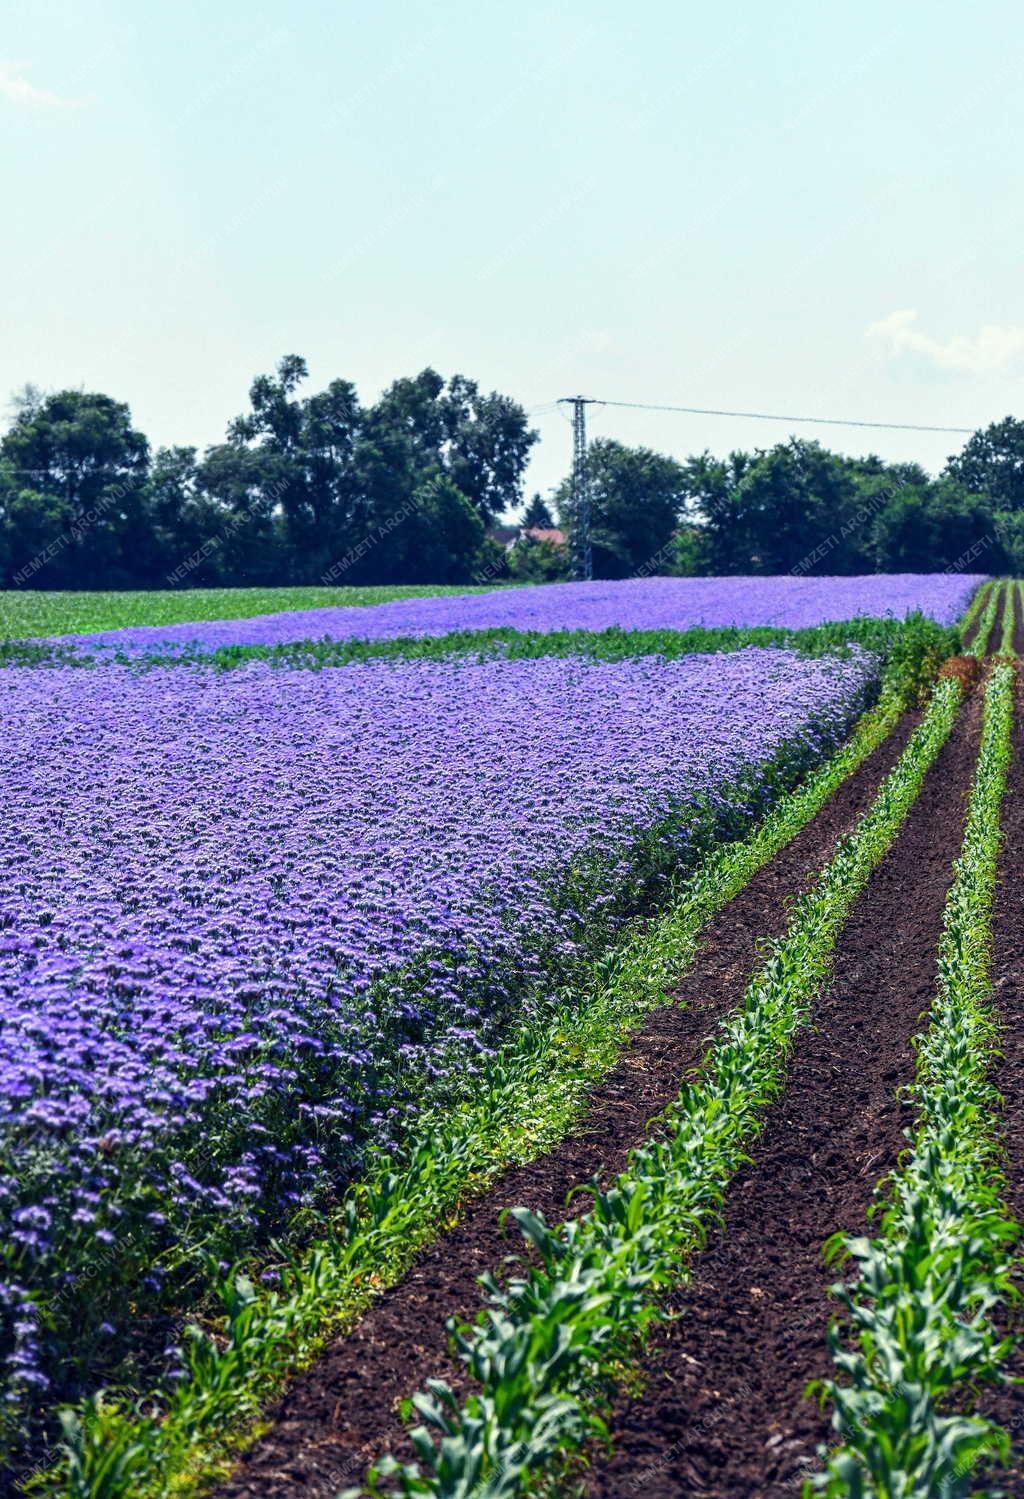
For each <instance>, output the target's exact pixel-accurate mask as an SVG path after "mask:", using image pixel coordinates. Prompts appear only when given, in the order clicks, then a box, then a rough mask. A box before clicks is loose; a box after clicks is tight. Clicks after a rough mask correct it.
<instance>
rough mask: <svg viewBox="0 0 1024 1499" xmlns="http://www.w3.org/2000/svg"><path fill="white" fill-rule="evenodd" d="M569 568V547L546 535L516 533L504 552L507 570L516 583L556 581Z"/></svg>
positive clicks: (560, 579) (566, 575) (559, 579)
mask: <svg viewBox="0 0 1024 1499" xmlns="http://www.w3.org/2000/svg"><path fill="white" fill-rule="evenodd" d="M570 569H571V559H570V557H569V548H568V547H566V546H560V545H559V544H558V543H557V542H554V541H550V540H548V538H547V537H541V538H538V537H536V536H519V537H517V538H516V540H515V541H514V542H513V544H512V546H511V547H510V548H509V552H508V570H509V573H510V574H511V576H512V577H513V578H516V579H517V580H518V581H519V582H520V583H560V582H562V581H563V580H564V579H565V578H568V576H569V572H570Z"/></svg>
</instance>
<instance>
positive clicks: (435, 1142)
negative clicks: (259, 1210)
mask: <svg viewBox="0 0 1024 1499" xmlns="http://www.w3.org/2000/svg"><path fill="white" fill-rule="evenodd" d="M901 709H902V699H901V697H900V692H899V687H898V674H897V677H896V678H894V679H892V680H890V681H889V682H888V683H887V685H886V687H885V688H884V690H883V695H882V699H881V701H880V702H879V704H878V705H877V706H876V707H875V708H874V709H872V710H871V711H870V712H869V713H867V714H866V715H865V716H864V717H863V718H862V719H861V721H860V723H859V725H858V727H857V729H856V730H855V732H854V733H853V735H852V736H851V738H850V739H849V740H848V741H847V743H846V744H845V745H844V746H843V747H842V748H841V749H840V750H839V751H838V753H837V754H836V755H835V756H833V757H832V758H831V759H830V760H829V761H828V762H827V763H826V764H825V765H824V766H822V767H821V768H819V769H818V770H817V771H815V772H813V773H812V774H811V775H810V776H809V777H807V778H806V779H805V781H804V782H803V783H802V784H801V785H800V786H798V787H797V788H796V789H795V790H794V791H792V792H790V793H788V794H787V795H785V796H784V797H783V798H782V799H781V800H780V801H779V802H778V803H777V805H776V806H775V808H774V809H773V810H772V811H771V812H770V813H769V814H768V815H767V817H766V818H765V819H764V821H763V822H762V823H761V824H760V825H759V826H758V828H757V829H756V830H755V831H754V833H753V834H752V835H750V836H749V837H748V838H747V839H745V840H743V841H742V842H735V843H730V844H727V845H724V846H720V847H718V848H716V849H715V850H714V851H713V852H712V853H711V854H710V856H709V857H708V858H707V860H706V861H705V862H704V863H703V864H702V865H701V866H699V867H698V868H697V869H696V870H695V871H693V872H691V873H689V874H688V875H687V876H686V877H685V878H684V879H683V880H682V881H681V882H680V883H679V884H678V885H677V887H676V889H675V892H674V896H673V899H672V902H671V904H670V905H669V907H668V909H667V910H666V911H665V913H664V914H662V915H660V916H659V917H658V918H656V919H655V920H653V921H650V922H642V923H637V924H636V926H635V927H634V929H633V931H632V934H631V935H630V936H629V937H628V938H627V940H626V941H624V942H623V943H622V944H621V945H620V946H619V947H618V948H617V949H616V950H615V951H614V952H613V953H611V954H610V955H609V956H607V957H606V958H605V959H603V960H602V961H600V962H599V963H597V964H595V966H594V968H593V969H592V971H591V977H590V981H589V982H587V983H581V984H580V985H579V986H577V987H576V988H573V989H571V990H563V991H562V992H560V993H559V994H558V996H557V998H556V1002H555V1003H554V1005H553V1006H552V1008H551V1010H550V1012H548V1013H546V1014H544V1015H539V1016H537V1017H536V1018H535V1019H534V1020H533V1021H532V1022H531V1023H529V1024H527V1025H525V1026H524V1027H522V1028H521V1029H518V1030H517V1032H516V1034H514V1035H513V1036H512V1037H510V1039H509V1041H508V1043H507V1044H506V1045H505V1046H504V1047H503V1048H502V1049H500V1050H499V1051H498V1053H497V1055H496V1057H495V1058H494V1059H493V1061H492V1062H491V1064H490V1066H489V1069H488V1073H487V1075H486V1077H485V1078H484V1079H483V1080H482V1082H481V1087H480V1089H479V1091H477V1092H474V1094H473V1095H472V1096H470V1097H468V1098H467V1099H465V1100H464V1101H463V1102H461V1103H460V1104H458V1105H457V1106H455V1107H454V1108H446V1109H445V1110H433V1111H430V1110H427V1111H425V1112H424V1113H423V1114H421V1115H420V1116H419V1118H418V1120H417V1121H416V1124H415V1126H414V1129H413V1132H412V1134H411V1136H410V1138H409V1140H408V1142H407V1145H406V1148H405V1150H404V1151H403V1154H402V1156H401V1158H386V1157H378V1158H377V1160H376V1161H373V1160H372V1159H371V1161H370V1163H369V1167H368V1170H367V1172H366V1173H365V1175H364V1177H363V1178H362V1180H361V1181H360V1182H359V1183H358V1184H357V1185H355V1186H354V1187H353V1189H352V1190H351V1192H350V1193H349V1195H348V1197H347V1198H346V1200H345V1201H344V1203H343V1205H342V1207H341V1209H340V1210H339V1211H338V1213H337V1214H335V1215H334V1217H333V1218H332V1219H331V1220H329V1221H328V1222H327V1223H326V1224H324V1225H323V1226H322V1227H321V1229H319V1230H318V1232H317V1241H316V1242H315V1243H314V1244H313V1245H312V1247H311V1248H310V1249H309V1250H308V1251H307V1252H306V1253H305V1254H304V1255H303V1256H302V1257H301V1258H299V1259H296V1260H294V1261H288V1262H285V1263H283V1264H282V1265H281V1266H280V1271H281V1278H282V1285H281V1288H280V1289H278V1290H273V1289H270V1288H268V1287H267V1286H264V1285H259V1286H254V1285H253V1283H252V1280H251V1279H247V1278H240V1277H239V1276H237V1275H232V1276H230V1277H229V1278H228V1279H227V1281H225V1282H223V1291H222V1295H223V1302H224V1306H225V1314H224V1316H223V1318H222V1319H221V1320H220V1321H219V1322H215V1323H212V1324H210V1326H209V1327H208V1328H207V1329H205V1330H201V1329H200V1328H199V1327H196V1328H194V1329H193V1330H191V1331H190V1334H189V1338H188V1352H189V1356H190V1369H189V1376H190V1377H189V1379H188V1380H187V1382H186V1383H185V1384H183V1385H182V1386H181V1387H180V1388H179V1389H178V1390H177V1391H176V1392H174V1393H172V1394H171V1395H170V1396H168V1395H167V1394H166V1393H164V1394H163V1395H161V1394H154V1395H152V1396H150V1397H149V1398H147V1399H144V1400H133V1399H128V1398H124V1397H122V1398H116V1397H106V1398H97V1399H96V1400H94V1401H92V1402H89V1403H88V1404H87V1405H85V1406H83V1407H82V1408H81V1409H80V1410H79V1411H78V1412H77V1413H69V1414H68V1415H67V1417H66V1423H67V1433H68V1444H69V1451H68V1456H67V1458H66V1460H61V1461H59V1462H55V1456H54V1455H50V1456H49V1458H48V1459H44V1461H43V1462H42V1463H41V1465H40V1471H39V1472H38V1473H37V1475H36V1478H35V1480H34V1483H33V1488H34V1490H35V1491H38V1492H43V1493H46V1494H51V1495H58V1494H60V1495H75V1496H79V1499H82V1496H86V1495H88V1496H91V1499H107V1496H113V1495H122V1494H128V1493H131V1494H132V1495H133V1496H135V1495H138V1496H140V1499H142V1496H156V1495H163V1494H164V1493H166V1492H173V1493H180V1494H185V1493H189V1492H191V1491H192V1490H193V1488H194V1487H195V1486H196V1485H197V1484H198V1483H199V1481H200V1480H201V1479H203V1478H204V1477H208V1476H210V1475H211V1474H216V1473H217V1472H218V1471H219V1470H220V1468H221V1466H222V1464H223V1462H224V1461H225V1458H226V1455H228V1454H230V1452H231V1451H232V1450H234V1449H235V1448H236V1447H237V1445H238V1443H239V1441H240V1439H241V1438H242V1436H243V1435H244V1432H245V1431H246V1429H247V1428H248V1427H249V1426H251V1423H252V1422H253V1421H254V1420H255V1419H256V1418H257V1416H258V1413H259V1409H260V1406H261V1404H262V1403H263V1402H265V1401H266V1400H267V1399H268V1398H269V1397H270V1396H271V1395H272V1394H273V1393H274V1391H275V1390H276V1389H277V1388H279V1387H280V1385H281V1383H282V1382H283V1380H284V1379H285V1378H286V1377H287V1376H288V1375H289V1374H290V1373H293V1372H294V1371H295V1370H296V1369H297V1368H299V1367H301V1366H302V1365H303V1364H304V1363H308V1362H309V1361H310V1360H311V1359H312V1358H313V1357H315V1355H316V1353H317V1352H318V1351H319V1349H320V1347H321V1346H322V1344H323V1342H324V1340H325V1338H326V1337H327V1336H328V1335H329V1334H336V1333H337V1332H338V1331H340V1330H343V1329H344V1327H346V1326H347V1325H350V1324H351V1322H352V1321H353V1320H354V1319H355V1317H356V1316H357V1315H358V1314H359V1312H360V1311H361V1310H362V1309H363V1308H364V1307H365V1306H366V1305H367V1304H368V1302H369V1301H370V1300H371V1299H372V1298H373V1297H374V1296H375V1295H377V1294H378V1293H379V1292H380V1291H381V1290H383V1289H384V1288H385V1287H386V1286H388V1285H390V1284H394V1283H395V1282H396V1281H397V1280H398V1279H400V1277H401V1276H402V1274H404V1272H405V1270H406V1269H407V1268H408V1265H409V1263H410V1262H411V1260H412V1258H413V1256H414V1255H415V1253H416V1252H417V1250H419V1249H420V1248H421V1247H422V1246H423V1245H424V1244H426V1243H428V1242H430V1240H431V1239H433V1238H434V1237H435V1236H436V1234H437V1233H438V1231H439V1229H440V1228H441V1227H443V1226H444V1225H446V1224H448V1223H451V1222H453V1221H455V1219H456V1218H457V1217H458V1215H459V1214H460V1212H461V1209H462V1206H463V1204H464V1203H465V1202H466V1201H467V1200H468V1199H469V1198H471V1197H472V1196H474V1195H476V1194H478V1193H480V1192H481V1191H483V1190H484V1189H485V1188H486V1187H487V1185H488V1184H489V1183H490V1182H491V1181H492V1180H494V1179H495V1178H496V1177H497V1176H498V1174H499V1173H500V1172H501V1171H502V1170H503V1169H505V1168H506V1167H507V1166H508V1165H510V1164H514V1163H520V1162H524V1161H527V1160H531V1159H534V1158H536V1157H537V1156H538V1155H540V1154H542V1153H543V1152H544V1151H545V1150H547V1149H550V1148H551V1147H552V1146H553V1145H554V1144H556V1143H557V1142H558V1140H560V1139H562V1138H563V1137H564V1136H565V1134H566V1133H567V1132H568V1130H569V1129H570V1127H571V1126H572V1124H573V1122H574V1121H575V1119H576V1118H578V1116H579V1113H580V1111H581V1109H582V1108H583V1106H584V1104H585V1100H586V1096H587V1093H588V1091H589V1090H590V1089H591V1088H592V1086H593V1085H594V1083H595V1082H596V1081H597V1079H598V1078H600V1077H601V1076H602V1075H603V1074H604V1073H606V1072H607V1071H608V1069H609V1068H610V1067H611V1066H612V1065H613V1063H614V1061H615V1059H616V1057H617V1055H618V1052H619V1049H620V1048H621V1046H622V1044H623V1043H624V1041H625V1040H626V1039H627V1038H628V1036H629V1034H630V1033H631V1031H632V1030H633V1029H634V1028H635V1027H636V1025H637V1024H638V1023H639V1022H640V1021H641V1020H642V1018H643V1017H644V1015H646V1014H647V1013H649V1012H650V1011H651V1010H652V1009H654V1008H656V1007H657V1006H658V1005H661V1004H664V1003H665V991H666V989H667V988H668V987H669V986H670V985H671V983H672V982H673V981H675V980H677V979H678V977H679V976H680V974H681V973H682V972H683V971H685V969H686V967H687V965H688V964H689V963H690V962H691V961H692V958H693V955H694V953H695V951H696V947H697V944H698V941H699V937H700V932H701V930H702V928H703V927H704V926H705V925H706V923H707V922H708V921H709V920H710V919H711V917H712V916H714V915H715V913H716V912H717V911H718V910H720V909H721V908H722V907H723V906H724V905H725V904H726V903H727V902H728V901H729V900H731V899H732V898H733V897H734V896H735V895H736V894H737V893H738V892H739V891H740V890H741V889H742V888H743V887H744V885H746V884H747V882H748V881H749V880H750V879H751V878H752V877H753V876H754V874H755V873H756V872H757V870H758V869H760V868H761V867H762V866H763V865H764V864H766V863H767V862H768V861H769V860H770V859H771V858H772V857H773V856H774V855H775V854H776V853H778V851H779V850H780V849H781V848H783V847H784V846H785V845H786V844H787V843H788V842H789V841H790V840H791V839H792V838H793V837H795V836H796V834H797V833H798V832H799V831H800V829H801V828H802V827H804V826H805V824H806V823H807V822H808V821H809V820H810V819H811V817H813V816H814V815H815V813H817V812H818V811H819V810H820V808H821V807H822V806H823V805H824V804H825V802H826V801H827V800H828V799H829V797H830V796H831V795H832V794H833V793H834V792H835V790H836V789H837V788H838V786H839V785H841V783H842V782H843V781H844V780H845V779H846V778H847V777H848V776H849V775H850V774H852V772H853V771H854V770H855V769H856V768H857V766H858V765H860V764H861V763H862V761H863V760H864V759H865V758H866V757H867V755H869V754H870V753H871V752H872V751H873V750H874V749H875V748H877V747H878V745H880V744H881V742H882V741H883V740H884V739H885V738H886V737H887V735H888V734H889V733H890V732H891V730H892V728H893V726H894V724H895V723H896V721H897V719H898V718H899V715H900V712H901Z"/></svg>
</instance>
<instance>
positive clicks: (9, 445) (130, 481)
mask: <svg viewBox="0 0 1024 1499" xmlns="http://www.w3.org/2000/svg"><path fill="white" fill-rule="evenodd" d="M148 469H149V446H148V444H147V442H146V439H145V437H144V436H143V435H142V433H141V432H138V431H136V430H135V428H134V427H133V426H132V423H131V413H130V411H129V409H128V407H127V406H126V405H125V404H123V403H122V402H119V401H115V400H113V399H112V398H111V397H110V396H106V395H101V394H99V393H97V392H90V391H81V390H64V391H58V392H56V393H54V394H52V395H48V396H43V397H40V396H39V394H38V392H33V393H32V395H31V398H30V399H25V400H23V401H22V402H21V403H20V405H19V407H18V414H17V416H16V418H15V421H14V424H13V425H12V427H11V428H10V430H9V431H8V432H7V433H6V435H5V436H4V438H3V440H2V441H0V512H2V524H3V529H4V531H5V533H6V542H7V545H6V551H7V555H8V570H9V575H10V577H11V580H12V581H14V582H15V583H18V584H20V585H21V586H24V585H25V584H26V583H27V582H29V581H31V582H32V583H33V585H34V586H35V587H77V588H101V587H106V588H109V587H117V586H124V585H126V584H128V583H131V582H132V581H134V580H135V579H136V578H137V577H138V575H139V571H140V567H139V556H138V552H137V546H138V542H139V538H140V536H143V535H144V534H145V532H146V519H145V514H144V507H145V496H144V488H145V481H146V478H147V474H148Z"/></svg>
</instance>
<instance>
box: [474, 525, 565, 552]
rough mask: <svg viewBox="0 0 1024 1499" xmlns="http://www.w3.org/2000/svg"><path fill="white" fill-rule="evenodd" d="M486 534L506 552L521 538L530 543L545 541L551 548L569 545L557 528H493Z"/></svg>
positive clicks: (562, 532) (563, 534) (563, 533)
mask: <svg viewBox="0 0 1024 1499" xmlns="http://www.w3.org/2000/svg"><path fill="white" fill-rule="evenodd" d="M488 534H489V536H490V538H491V540H492V541H496V542H497V543H498V545H499V546H503V547H504V548H505V550H506V551H509V550H511V548H512V547H514V546H515V544H516V542H517V541H518V540H519V539H520V537H523V536H526V537H528V538H529V539H530V541H546V542H548V544H549V545H550V546H553V547H564V546H568V545H569V538H568V536H567V535H566V534H565V532H564V531H563V530H561V529H560V528H559V527H558V526H493V527H492V528H491V530H490V532H489V533H488Z"/></svg>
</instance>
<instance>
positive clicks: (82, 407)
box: [0, 355, 535, 588]
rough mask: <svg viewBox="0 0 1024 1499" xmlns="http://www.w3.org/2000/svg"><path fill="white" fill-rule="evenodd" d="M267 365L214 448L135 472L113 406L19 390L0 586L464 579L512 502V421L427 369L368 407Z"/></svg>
mask: <svg viewBox="0 0 1024 1499" xmlns="http://www.w3.org/2000/svg"><path fill="white" fill-rule="evenodd" d="M305 375H306V366H305V362H304V361H303V360H302V359H300V358H299V357H298V356H296V355H290V356H288V357H287V358H285V359H282V360H281V362H280V364H279V366H278V369H277V371H276V373H275V374H274V375H261V376H260V377H259V378H258V379H256V380H255V381H254V382H253V384H252V387H251V389H250V392H249V398H250V409H249V411H248V412H246V413H245V414H244V415H242V416H239V417H238V418H237V419H236V420H235V421H233V422H232V423H231V425H230V426H229V428H228V434H227V440H226V441H225V442H223V443H219V444H217V445H215V446H214V447H211V448H210V449H208V450H207V452H206V453H205V454H204V455H203V456H202V457H200V456H199V455H198V453H197V451H196V449H195V448H188V447H178V448H163V449H160V450H159V451H158V452H157V453H156V454H155V456H153V457H152V458H151V456H150V452H149V445H148V443H147V441H146V439H145V437H144V436H143V435H142V434H141V433H140V432H138V431H137V430H136V429H135V428H134V427H133V426H132V423H131V415H130V412H129V410H128V407H127V406H126V405H123V404H120V403H118V402H116V401H113V400H111V399H110V397H108V396H104V395H98V394H94V393H90V392H85V391H61V392H59V393H57V394H55V395H49V396H45V397H44V396H41V395H39V394H38V393H36V392H31V391H30V392H29V393H28V394H27V396H25V397H24V398H23V399H22V401H21V403H20V410H19V412H18V415H17V417H16V420H15V422H14V425H13V426H12V428H11V430H10V431H9V432H8V433H7V434H6V436H5V437H4V438H3V441H2V442H0V580H2V581H4V582H5V583H6V584H8V585H9V586H11V585H13V586H15V587H19V588H22V587H34V588H38V587H43V588H103V587H105V588H110V587H122V588H125V587H139V586H146V585H150V584H153V585H158V586H159V585H163V584H168V583H169V584H171V585H172V586H174V587H190V586H192V585H193V584H194V583H203V584H211V583H233V584H243V583H246V584H270V583H276V584H289V583H321V584H331V583H342V582H344V583H351V584H359V583H367V582H370V583H444V582H467V581H470V580H471V578H472V577H473V574H474V572H475V571H476V570H477V569H479V568H480V567H481V566H482V565H483V561H484V533H485V528H486V526H487V525H488V524H489V523H490V522H492V521H493V520H494V518H495V517H496V516H497V515H498V514H499V513H500V512H501V511H503V510H506V509H508V508H509V507H510V506H511V505H514V504H516V503H518V501H519V499H520V494H521V485H522V476H523V471H524V468H525V465H526V461H527V457H528V455H529V451H530V448H531V446H532V444H533V442H534V440H535V434H534V433H532V432H531V431H530V430H529V428H528V426H527V421H526V415H525V413H524V411H523V409H522V407H520V406H518V405H517V404H516V402H514V401H512V400H510V399H509V398H508V397H506V396H502V395H499V394H497V393H492V394H490V395H484V394H483V393H481V391H480V390H479V389H478V387H477V386H476V384H475V383H474V382H473V381H471V380H467V379H465V377H463V376H461V375H456V376H454V377H453V378H452V379H451V380H448V381H445V380H444V379H443V378H442V377H441V376H440V375H438V374H437V373H436V372H435V371H434V370H429V369H428V370H424V371H423V372H422V373H421V374H419V375H417V376H416V377H414V378H413V379H405V380H398V381H396V382H395V383H394V384H393V385H392V386H390V387H389V388H388V390H386V391H385V392H384V394H383V395H382V396H381V397H380V399H379V400H378V401H377V402H376V403H375V404H374V405H372V406H369V407H364V406H362V405H361V404H360V402H359V399H358V396H357V394H356V391H355V387H354V386H353V385H352V384H351V383H350V382H349V381H346V380H334V381H332V382H331V384H330V385H329V386H328V387H327V389H326V390H323V391H319V392H317V393H316V394H314V395H312V396H307V397H301V396H299V395H298V394H297V387H298V385H299V384H300V382H301V381H302V380H303V379H304V378H305Z"/></svg>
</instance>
